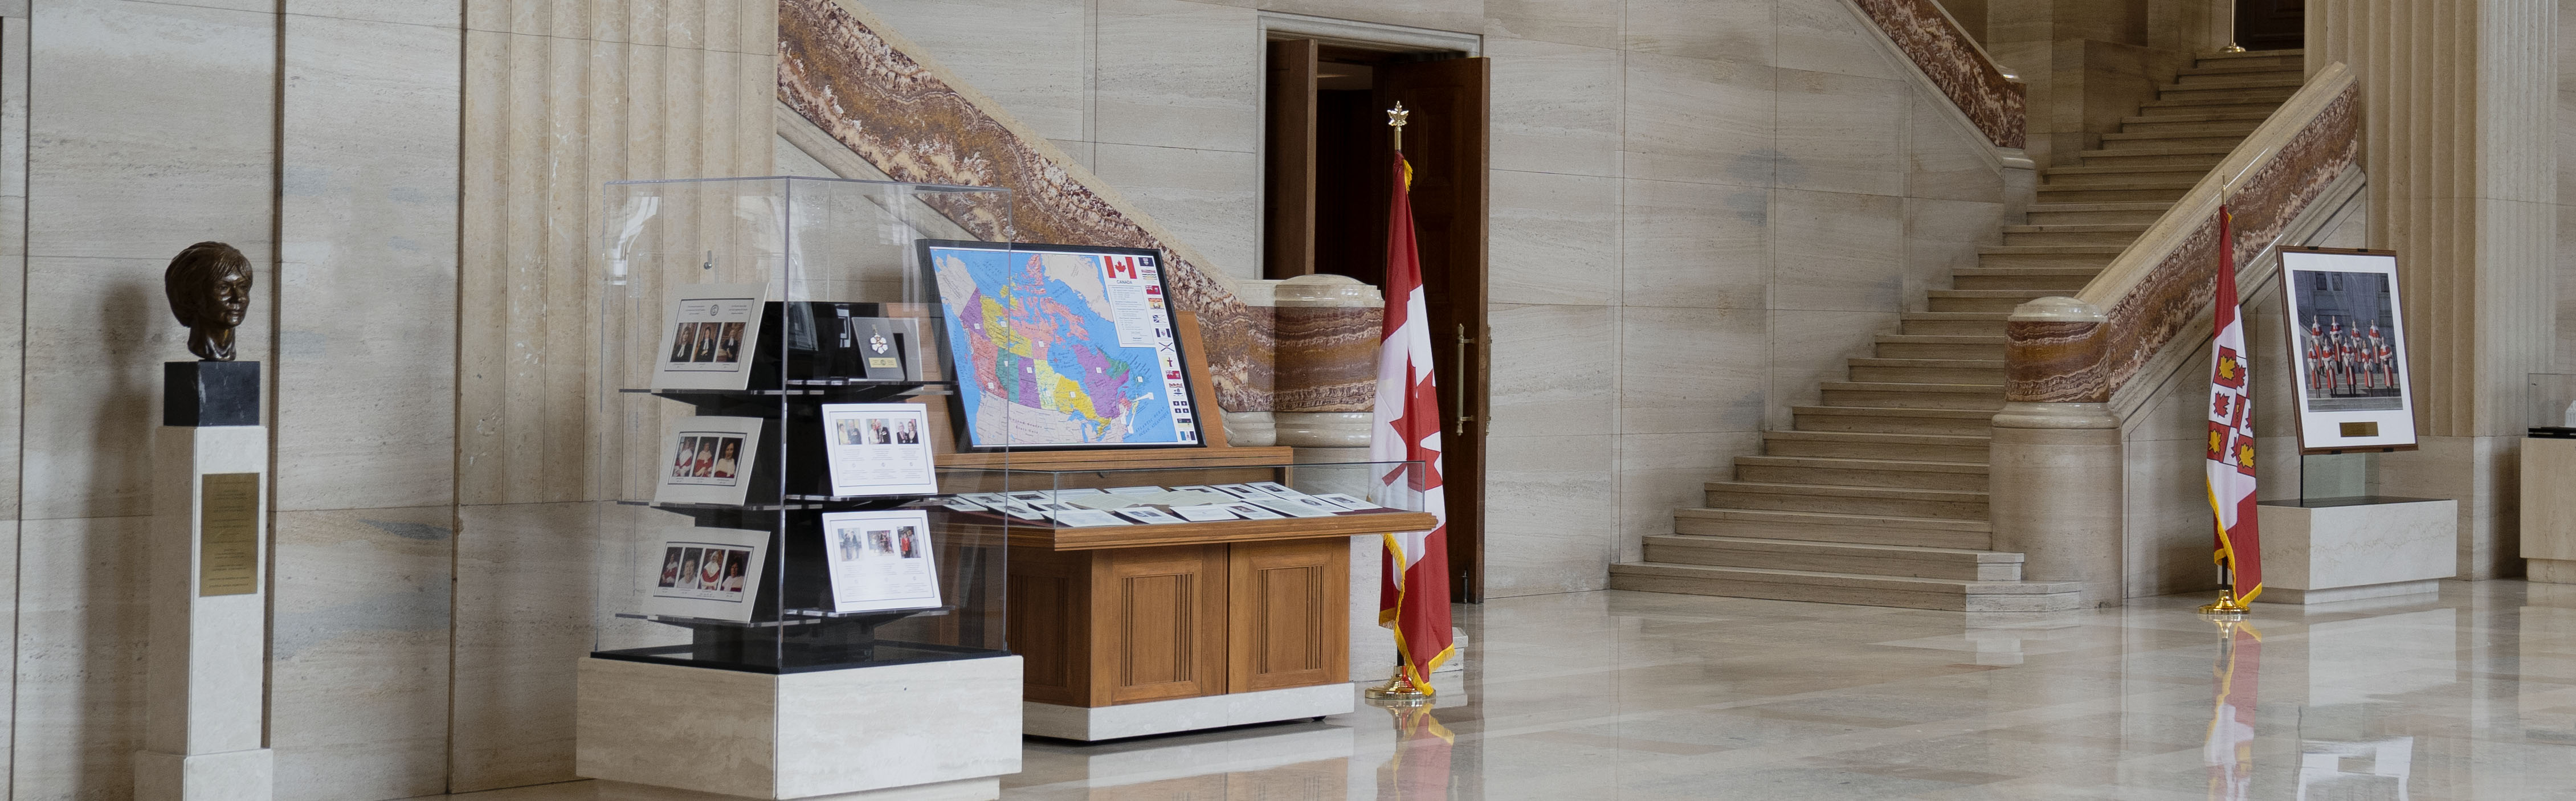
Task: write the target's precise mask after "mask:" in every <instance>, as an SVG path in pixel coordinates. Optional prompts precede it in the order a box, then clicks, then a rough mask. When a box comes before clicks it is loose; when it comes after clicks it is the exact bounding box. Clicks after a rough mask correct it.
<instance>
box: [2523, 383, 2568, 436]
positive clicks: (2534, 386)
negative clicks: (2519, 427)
mask: <svg viewBox="0 0 2576 801" xmlns="http://www.w3.org/2000/svg"><path fill="white" fill-rule="evenodd" d="M2524 396H2525V397H2526V398H2527V399H2528V400H2527V401H2526V403H2527V405H2528V406H2529V408H2530V412H2529V413H2528V416H2527V419H2528V420H2529V421H2530V422H2529V423H2528V425H2529V426H2530V427H2531V428H2530V431H2531V436H2535V437H2548V438H2551V439H2576V375H2570V374H2567V373H2532V374H2531V376H2530V380H2529V381H2528V382H2527V387H2526V389H2525V391H2524Z"/></svg>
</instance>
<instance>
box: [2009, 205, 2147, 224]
mask: <svg viewBox="0 0 2576 801" xmlns="http://www.w3.org/2000/svg"><path fill="white" fill-rule="evenodd" d="M2172 208H2173V204H2172V203H2036V204H2032V205H2031V207H2030V210H2029V218H2030V223H2031V224H2032V225H2099V224H2114V223H2116V224H2122V225H2127V224H2137V225H2148V224H2152V223H2154V222H2155V221H2156V220H2157V219H2158V218H2161V217H2163V216H2165V212H2166V211H2168V210H2170V209H2172Z"/></svg>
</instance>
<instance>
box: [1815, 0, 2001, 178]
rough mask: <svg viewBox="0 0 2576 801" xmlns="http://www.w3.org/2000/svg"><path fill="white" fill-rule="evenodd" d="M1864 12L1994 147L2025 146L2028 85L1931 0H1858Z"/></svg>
mask: <svg viewBox="0 0 2576 801" xmlns="http://www.w3.org/2000/svg"><path fill="white" fill-rule="evenodd" d="M1857 2H1859V3H1860V9H1861V11H1862V12H1863V13H1866V14H1868V15H1869V18H1870V21H1872V22H1875V23H1877V24H1878V29H1879V30H1881V31H1885V32H1886V33H1887V38H1888V39H1889V40H1890V41H1894V42H1895V43H1896V49H1897V50H1899V51H1903V52H1904V53H1905V57H1906V58H1907V59H1909V60H1912V61H1913V62H1914V66H1915V67H1916V68H1919V69H1921V70H1923V74H1924V75H1926V76H1929V77H1931V79H1932V84H1933V85H1934V86H1938V87H1940V88H1941V94H1943V95H1946V96H1948V97H1949V98H1950V102H1951V103H1954V104H1957V105H1958V107H1959V110H1960V111H1961V112H1964V113H1966V114H1967V115H1968V120H1969V121H1970V122H1974V123H1976V125H1977V130H1978V131H1981V132H1983V133H1985V135H1986V139H1987V140H1988V141H1991V142H1994V144H1995V146H1996V147H2013V148H2018V147H2021V146H2022V144H2023V142H2024V141H2025V139H2026V138H2027V134H2026V132H2027V131H2028V129H2029V126H2030V112H2029V110H2028V108H2027V106H2028V100H2027V90H2026V88H2025V87H2023V86H2022V85H2021V83H2019V82H2017V81H2014V80H2012V79H2010V78H2006V77H2004V71H2003V69H2002V68H2001V67H1997V66H1995V63H1994V62H1993V61H1992V60H1989V59H1987V58H1986V54H1985V51H1982V50H1979V49H1977V45H1976V43H1975V42H1973V41H1971V40H1970V39H1969V38H1968V32H1967V31H1963V30H1960V29H1959V25H1958V23H1956V22H1952V21H1951V20H1950V15H1948V14H1946V13H1943V12H1942V11H1941V7H1940V6H1937V5H1934V4H1933V0H1857Z"/></svg>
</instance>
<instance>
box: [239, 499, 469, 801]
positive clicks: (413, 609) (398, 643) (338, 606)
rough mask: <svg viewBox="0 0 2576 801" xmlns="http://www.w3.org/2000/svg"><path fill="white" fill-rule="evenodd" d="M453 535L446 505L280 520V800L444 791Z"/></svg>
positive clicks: (274, 652) (275, 739)
mask: <svg viewBox="0 0 2576 801" xmlns="http://www.w3.org/2000/svg"><path fill="white" fill-rule="evenodd" d="M453 525H454V512H453V511H452V509H451V508H450V507H448V506H445V505H439V506H424V507H413V508H408V509H354V510H339V511H319V512H316V511H283V512H279V513H278V515H277V518H276V538H277V539H276V552H277V557H276V564H277V568H276V570H277V572H276V576H277V581H276V600H275V602H274V611H273V612H272V615H271V624H270V637H269V639H270V646H269V659H270V673H269V675H270V680H269V688H270V689H269V693H270V698H269V709H270V713H269V715H270V717H269V744H270V747H272V748H274V749H276V752H277V753H276V758H277V797H278V798H279V799H289V800H291V799H311V800H312V801H344V800H346V799H377V798H408V797H412V796H419V795H430V794H435V793H441V792H445V791H446V787H447V714H448V647H449V644H450V642H449V634H448V632H449V625H450V623H451V621H450V619H449V602H450V598H449V589H450V586H451V584H452V581H453V579H454V578H455V577H454V575H453V574H452V572H451V571H452V568H453V567H454V559H455V552H454V545H455V537H454V536H453V534H454V532H453V531H452V527H453Z"/></svg>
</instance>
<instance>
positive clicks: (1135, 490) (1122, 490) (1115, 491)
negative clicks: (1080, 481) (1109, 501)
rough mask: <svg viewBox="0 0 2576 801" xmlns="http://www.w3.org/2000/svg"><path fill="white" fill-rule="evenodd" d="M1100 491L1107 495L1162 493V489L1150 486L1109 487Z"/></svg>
mask: <svg viewBox="0 0 2576 801" xmlns="http://www.w3.org/2000/svg"><path fill="white" fill-rule="evenodd" d="M1101 491H1102V492H1106V493H1109V494H1111V495H1153V494H1156V493H1160V492H1162V491H1163V488H1162V487H1152V486H1147V487H1110V488H1108V489H1105V490H1101Z"/></svg>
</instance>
